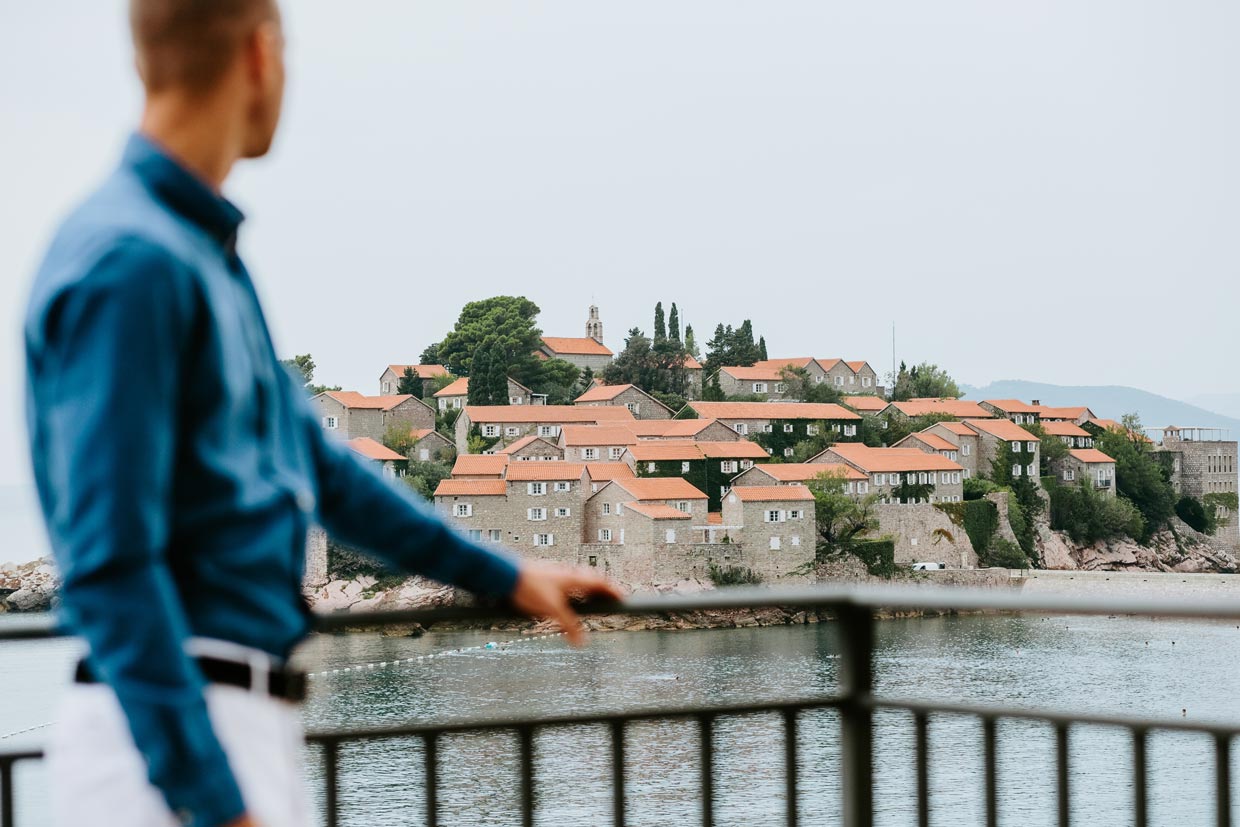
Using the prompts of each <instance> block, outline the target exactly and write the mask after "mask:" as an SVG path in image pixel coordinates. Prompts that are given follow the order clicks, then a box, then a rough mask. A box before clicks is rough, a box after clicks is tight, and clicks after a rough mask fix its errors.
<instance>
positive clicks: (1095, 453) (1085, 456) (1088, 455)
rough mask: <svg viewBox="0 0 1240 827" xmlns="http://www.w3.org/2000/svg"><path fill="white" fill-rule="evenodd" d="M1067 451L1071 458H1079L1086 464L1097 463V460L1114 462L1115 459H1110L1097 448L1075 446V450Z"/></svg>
mask: <svg viewBox="0 0 1240 827" xmlns="http://www.w3.org/2000/svg"><path fill="white" fill-rule="evenodd" d="M1068 453H1069V454H1070V455H1071V456H1072V458H1073V459H1075V460H1079V461H1081V462H1084V463H1086V464H1094V463H1099V462H1115V460H1113V459H1111V458H1110V457H1109V456H1107V455H1106V454H1104V453H1102V452H1101V451H1099V450H1098V449H1097V448H1077V449H1076V450H1075V451H1069V452H1068Z"/></svg>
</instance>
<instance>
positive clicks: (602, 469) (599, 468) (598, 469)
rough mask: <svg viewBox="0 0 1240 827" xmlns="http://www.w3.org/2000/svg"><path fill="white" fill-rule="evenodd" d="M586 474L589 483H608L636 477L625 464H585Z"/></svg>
mask: <svg viewBox="0 0 1240 827" xmlns="http://www.w3.org/2000/svg"><path fill="white" fill-rule="evenodd" d="M586 473H587V474H589V475H590V481H591V482H610V481H611V480H618V479H625V478H628V477H633V476H636V475H635V474H634V473H633V469H632V468H630V467H629V464H628V463H627V462H587V463H586Z"/></svg>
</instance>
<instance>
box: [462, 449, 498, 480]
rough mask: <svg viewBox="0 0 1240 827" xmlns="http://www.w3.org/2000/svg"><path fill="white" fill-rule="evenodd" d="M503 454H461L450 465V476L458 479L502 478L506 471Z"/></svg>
mask: <svg viewBox="0 0 1240 827" xmlns="http://www.w3.org/2000/svg"><path fill="white" fill-rule="evenodd" d="M508 462H509V457H508V456H507V455H505V454H461V455H460V456H458V457H457V458H456V462H455V463H454V464H453V466H452V478H453V479H458V480H502V479H503V478H504V474H505V473H506V472H507V471H508Z"/></svg>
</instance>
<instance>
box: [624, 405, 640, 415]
mask: <svg viewBox="0 0 1240 827" xmlns="http://www.w3.org/2000/svg"><path fill="white" fill-rule="evenodd" d="M624 407H626V408H628V409H629V413H631V414H633V416H637V415H638V414H639V413H641V412H642V406H641V403H640V402H626V403H625V405H624Z"/></svg>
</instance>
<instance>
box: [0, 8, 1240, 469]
mask: <svg viewBox="0 0 1240 827" xmlns="http://www.w3.org/2000/svg"><path fill="white" fill-rule="evenodd" d="M285 6H286V16H287V28H288V34H289V58H290V63H291V85H290V89H289V93H290V96H289V100H288V105H287V117H286V119H285V123H284V128H283V131H282V133H281V136H280V139H279V141H278V143H277V146H276V149H275V152H274V155H273V156H272V157H271V158H270V159H268V160H264V161H261V162H258V163H254V164H250V165H247V166H245V167H243V168H241V169H239V170H238V174H237V176H236V178H235V180H234V181H232V182H231V183H230V185H229V188H228V190H229V193H230V195H231V196H232V197H233V198H234V200H236V201H237V202H238V203H239V204H240V205H241V206H242V208H243V209H245V210H246V211H247V213H248V214H249V215H250V216H251V220H250V221H249V222H248V223H247V225H246V228H245V230H244V234H243V239H242V244H243V250H244V252H245V254H246V255H247V256H248V259H249V262H250V264H251V267H252V269H253V271H254V272H255V274H256V278H257V280H258V282H259V287H260V290H261V292H262V293H263V295H264V297H265V300H266V304H267V310H268V314H269V316H270V318H271V321H272V324H273V326H274V328H275V332H276V337H277V342H278V344H279V347H280V349H281V351H282V352H283V353H286V354H292V353H295V352H305V351H310V352H312V353H313V354H314V357H315V359H316V361H317V362H318V364H319V379H320V380H322V381H326V382H332V383H340V384H342V385H344V386H345V387H346V388H356V389H359V390H362V391H365V392H369V393H373V392H375V386H376V384H377V379H378V375H379V373H380V371H381V369H382V367H383V366H384V365H385V364H387V363H388V362H398V361H404V360H412V359H415V358H416V356H417V354H418V353H419V352H420V351H421V350H422V348H423V347H424V346H425V345H426V344H427V343H428V342H431V341H434V340H437V339H438V338H439V337H441V336H442V334H443V333H444V332H445V331H446V330H447V329H448V328H449V327H450V326H451V324H452V321H453V320H454V319H455V317H456V315H457V312H458V310H459V308H460V306H461V304H462V303H464V302H465V301H467V300H470V299H475V298H481V297H485V296H488V295H493V294H497V293H520V294H524V295H526V296H529V297H530V298H531V299H533V300H534V301H536V302H537V303H538V304H539V305H540V306H541V307H542V308H543V314H542V318H541V322H542V327H543V329H544V330H545V331H546V332H547V333H549V334H556V335H570V336H580V335H582V334H583V326H584V322H585V315H586V307H587V306H588V305H589V304H590V303H591V301H594V302H597V303H598V304H599V306H600V307H601V308H602V315H603V320H604V322H605V324H606V325H607V334H608V343H609V344H611V345H613V346H616V345H618V344H619V342H620V340H621V338H622V336H623V333H624V331H625V330H627V329H628V328H629V327H631V326H633V325H635V324H636V325H641V326H643V327H645V328H646V329H647V330H649V325H650V315H651V307H652V306H653V304H654V302H655V301H656V300H657V299H662V300H663V301H664V302H665V303H670V302H672V301H676V302H678V303H679V305H680V307H681V309H682V318H684V319H686V320H687V321H689V322H691V323H692V324H693V325H694V326H695V328H696V329H697V331H698V332H699V333H700V334H701V336H700V340H702V341H704V340H705V339H706V338H708V337H709V334H710V331H711V330H712V329H713V327H714V325H715V324H716V323H717V322H719V321H725V322H733V323H737V322H739V321H740V320H742V319H743V318H746V317H749V318H752V319H753V321H754V326H755V328H756V330H757V331H758V332H759V333H764V334H765V335H766V337H767V341H768V343H769V344H770V349H771V354H772V356H778V355H790V356H791V355H809V354H813V355H819V356H843V357H847V358H850V359H868V360H870V362H871V363H872V364H873V365H874V366H875V367H876V368H877V369H878V370H879V371H880V372H885V371H886V370H887V369H889V366H890V362H891V325H892V323H893V322H894V323H895V324H896V326H897V329H898V333H899V339H898V344H899V357H900V358H901V359H905V360H908V361H922V360H929V361H934V362H938V363H940V364H941V365H943V366H945V367H947V368H948V369H949V370H950V371H951V372H952V373H953V374H954V375H956V376H957V378H959V379H961V380H963V381H967V382H970V383H974V384H978V383H985V382H987V381H989V380H992V379H1001V378H1021V379H1030V380H1039V381H1049V382H1055V383H1060V384H1086V383H1088V384H1107V383H1112V384H1129V385H1135V386H1138V387H1142V388H1145V389H1148V390H1152V391H1155V392H1160V393H1165V394H1168V395H1172V396H1178V397H1188V396H1193V395H1196V394H1199V393H1202V392H1207V391H1219V392H1224V391H1225V392H1234V391H1240V378H1237V375H1236V370H1235V361H1234V356H1235V352H1236V349H1237V344H1240V333H1238V332H1237V326H1236V312H1235V311H1236V307H1237V306H1238V300H1240V287H1238V286H1237V281H1236V278H1235V276H1236V272H1237V265H1238V264H1240V252H1238V247H1237V244H1236V240H1235V239H1236V228H1237V226H1238V225H1240V221H1238V220H1240V196H1238V195H1237V193H1240V186H1237V185H1238V184H1240V180H1238V178H1240V160H1238V159H1237V150H1236V148H1237V145H1238V139H1240V130H1238V129H1237V127H1238V126H1240V118H1238V116H1237V107H1238V106H1240V100H1238V99H1237V95H1236V87H1237V78H1240V52H1237V51H1236V49H1235V43H1234V36H1235V32H1236V31H1238V30H1240V6H1238V5H1237V4H1235V3H1230V2H1223V0H1219V2H1200V1H1194V0H1180V1H1179V2H1176V3H1164V2H1158V3H1154V2H1133V0H1124V2H1103V0H1090V2H1087V3H1082V2H1080V1H1079V0H1039V2H1027V3H997V2H993V0H973V1H969V0H940V2H935V3H926V2H924V0H890V2H879V3H856V2H848V3H845V2H834V0H803V1H801V0H798V2H762V3H758V2H745V3H737V2H725V1H721V0H695V1H694V2H690V1H689V0H675V2H665V1H664V2H645V1H644V0H626V2H609V3H599V2H590V1H589V0H558V1H557V2H504V3H499V2H491V3H485V2H476V3H464V2H459V0H458V2H446V1H445V2H416V1H415V2H410V0H367V1H366V2H360V3H348V4H344V3H340V2H328V0H295V2H286V3H285ZM124 7H125V4H124V3H123V2H121V1H120V0H40V2H37V3H7V2H6V3H3V4H0V90H2V95H3V97H2V99H3V111H4V115H5V118H4V128H3V130H2V131H0V141H2V143H0V146H2V147H3V150H4V151H3V152H2V153H0V187H2V188H3V197H2V198H0V272H3V279H2V283H0V312H2V313H3V316H2V317H0V318H2V320H3V321H2V328H0V331H2V333H3V336H2V337H0V384H2V385H3V386H4V387H8V388H10V390H11V393H10V394H7V395H6V396H5V401H4V402H3V403H0V483H4V482H11V481H20V480H22V479H25V478H26V476H27V472H26V459H25V455H24V442H23V440H24V428H23V427H22V425H21V416H20V398H21V394H20V388H21V385H22V381H23V368H22V363H21V354H20V337H19V326H20V318H21V312H22V306H23V304H24V301H25V295H26V290H27V283H28V280H29V277H30V273H31V271H32V269H33V268H34V267H35V265H36V263H37V261H38V259H39V257H40V255H41V251H42V248H43V246H44V244H45V243H46V239H47V237H48V234H49V232H50V230H51V228H52V226H53V224H54V222H55V221H56V219H57V217H58V216H59V215H61V214H63V212H64V211H65V210H66V209H67V208H68V207H69V206H70V205H71V204H72V203H73V202H74V201H75V200H76V199H77V198H79V197H80V196H81V195H82V194H83V193H84V192H85V191H86V190H87V189H88V188H89V187H90V186H91V185H92V184H93V183H94V182H95V181H97V180H98V179H99V178H100V177H101V176H102V175H103V174H105V173H106V172H107V170H108V169H109V168H110V167H111V166H112V165H113V164H114V162H115V159H116V156H117V153H118V152H119V149H120V146H121V143H122V141H123V139H124V136H125V134H126V132H127V130H128V129H129V127H130V125H131V124H132V123H133V122H134V120H135V118H136V115H137V113H138V106H139V98H138V94H137V88H136V83H135V81H134V79H133V78H132V73H131V70H130V53H129V45H128V42H127V34H126V30H125V26H124ZM1085 401H1087V400H1085Z"/></svg>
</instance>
